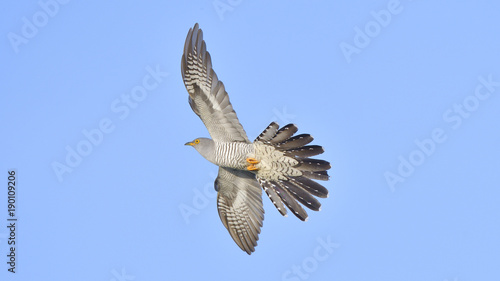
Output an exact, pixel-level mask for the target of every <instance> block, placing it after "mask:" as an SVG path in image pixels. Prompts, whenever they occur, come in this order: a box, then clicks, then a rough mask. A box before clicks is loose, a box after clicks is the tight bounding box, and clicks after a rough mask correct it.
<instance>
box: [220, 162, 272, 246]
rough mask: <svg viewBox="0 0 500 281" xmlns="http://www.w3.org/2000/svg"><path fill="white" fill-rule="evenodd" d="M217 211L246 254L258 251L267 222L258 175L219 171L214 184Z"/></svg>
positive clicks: (229, 170) (246, 172)
mask: <svg viewBox="0 0 500 281" xmlns="http://www.w3.org/2000/svg"><path fill="white" fill-rule="evenodd" d="M215 189H216V190H217V191H218V193H217V209H218V211H219V217H220V219H221V221H222V223H223V224H224V226H225V227H226V228H227V230H228V231H229V234H231V237H232V238H233V240H234V242H236V244H238V246H239V247H240V248H241V249H242V250H243V251H245V252H247V254H249V255H250V254H251V253H252V252H253V251H255V246H257V240H259V233H260V228H261V227H262V221H263V220H264V208H263V206H262V191H261V189H260V186H259V184H258V183H257V180H256V179H255V175H254V174H252V173H250V172H248V171H242V170H235V169H231V168H223V167H220V168H219V175H218V176H217V179H216V180H215Z"/></svg>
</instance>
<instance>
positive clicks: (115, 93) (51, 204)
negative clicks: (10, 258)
mask: <svg viewBox="0 0 500 281" xmlns="http://www.w3.org/2000/svg"><path fill="white" fill-rule="evenodd" d="M44 3H47V4H44ZM54 3H56V4H54ZM3 5H4V7H3V9H1V10H0V22H1V24H0V34H1V36H2V37H1V38H3V39H2V40H0V63H1V69H0V70H1V75H0V105H1V106H2V109H1V111H0V115H1V119H0V122H1V123H0V125H1V126H0V128H1V132H2V137H1V139H0V144H1V145H0V175H1V176H0V183H1V184H0V214H1V216H0V280H103V281H128V280H136V281H151V280H343V281H361V280H386V281H396V280H397V281H400V280H406V281H413V280H415V281H417V280H418V281H422V280H425V281H444V280H448V281H467V280H471V281H472V280H498V279H499V278H500V273H499V271H498V265H499V264H500V239H499V237H500V219H499V214H500V191H499V187H500V172H499V170H500V169H499V168H500V160H499V158H500V149H499V148H498V147H499V144H500V133H499V124H500V123H499V121H500V52H499V50H500V37H499V35H500V18H499V17H498V11H499V10H500V3H499V2H496V1H454V2H449V1H448V2H446V3H444V2H441V1H439V2H438V1H409V0H401V1H399V2H398V1H394V0H382V1H361V0H358V1H314V3H312V2H310V1H273V2H272V3H271V2H269V1H238V0H232V1H229V0H220V1H219V0H217V1H200V0H193V1H177V2H175V4H173V1H85V3H84V2H82V1H62V0H61V2H54V1H53V0H52V1H51V0H41V1H40V2H38V1H21V2H19V1H14V2H13V1H9V3H8V4H5V3H4V4H3ZM196 22H199V23H200V26H201V28H202V29H203V31H204V37H205V40H206V42H207V48H208V50H209V51H210V53H211V55H212V60H213V66H214V69H215V71H216V72H217V74H218V77H219V79H220V80H222V81H223V82H224V84H225V86H226V90H227V91H228V93H229V95H230V98H231V101H232V104H233V106H234V108H235V110H236V112H237V114H238V117H239V119H240V121H241V123H242V124H243V126H244V127H245V129H246V132H247V134H248V136H249V138H250V139H254V138H255V137H256V136H257V135H258V134H259V133H260V132H261V131H262V130H263V129H264V128H265V127H266V126H267V125H268V124H269V123H270V122H271V121H273V120H275V121H277V122H279V123H280V124H281V125H285V124H286V123H288V122H293V123H295V124H297V125H298V126H299V132H301V133H311V134H312V135H313V136H314V137H315V142H314V144H320V145H323V146H324V148H325V151H326V152H325V153H324V154H323V155H321V156H322V158H324V159H326V160H328V161H330V162H331V163H332V169H331V171H330V174H331V180H330V181H329V182H327V183H326V184H325V186H326V187H327V188H328V189H329V191H330V197H329V198H328V199H322V200H321V203H322V204H323V206H322V210H321V212H312V211H310V212H309V214H310V218H309V221H307V222H301V221H299V220H298V219H296V218H295V217H293V216H289V217H286V218H285V217H282V216H281V215H280V214H279V213H278V212H277V210H276V209H275V208H274V206H273V205H272V204H271V202H270V201H269V200H268V198H267V197H266V198H263V202H264V207H265V210H266V213H265V221H264V227H263V228H262V233H261V235H260V240H259V241H258V244H259V245H258V247H257V248H256V252H255V253H253V254H252V255H251V256H248V255H247V254H246V253H244V252H243V251H241V250H240V249H239V248H238V247H237V246H236V244H235V243H234V242H233V241H232V239H231V237H230V236H229V234H228V233H227V231H226V229H225V228H224V227H223V225H222V223H221V222H220V220H219V217H218V214H217V209H216V198H215V191H214V190H213V180H214V175H215V174H216V172H217V167H216V166H214V165H213V164H211V163H209V162H208V161H206V160H204V159H203V158H202V157H201V156H200V155H199V154H198V153H197V152H196V151H195V150H194V149H192V148H189V147H185V146H184V145H183V144H184V143H185V142H186V141H190V140H192V139H194V138H195V137H199V136H208V133H207V131H206V129H205V127H204V126H203V124H202V122H201V121H200V120H199V119H198V117H197V116H196V115H195V114H194V113H193V112H192V111H191V109H190V107H189V105H188V102H187V97H188V95H187V92H186V90H185V88H184V85H183V83H182V79H181V75H180V59H181V55H182V51H183V45H184V40H185V37H186V34H187V32H188V30H189V28H190V27H192V26H193V25H194V23H196ZM75 153H78V155H79V156H76V155H75ZM9 169H16V171H17V188H18V189H17V205H16V216H17V218H18V221H17V222H16V271H17V273H15V274H12V273H10V272H8V271H7V269H8V268H9V266H8V265H7V264H6V262H7V254H8V248H9V245H8V244H7V242H8V238H9V236H10V231H9V230H8V229H7V227H6V226H7V225H8V223H7V218H8V213H7V171H9ZM186 210H187V211H186Z"/></svg>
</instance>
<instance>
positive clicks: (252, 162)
mask: <svg viewBox="0 0 500 281" xmlns="http://www.w3.org/2000/svg"><path fill="white" fill-rule="evenodd" d="M247 162H248V163H250V164H259V163H260V161H259V160H257V159H255V158H252V157H248V158H247ZM252 166H253V165H252Z"/></svg>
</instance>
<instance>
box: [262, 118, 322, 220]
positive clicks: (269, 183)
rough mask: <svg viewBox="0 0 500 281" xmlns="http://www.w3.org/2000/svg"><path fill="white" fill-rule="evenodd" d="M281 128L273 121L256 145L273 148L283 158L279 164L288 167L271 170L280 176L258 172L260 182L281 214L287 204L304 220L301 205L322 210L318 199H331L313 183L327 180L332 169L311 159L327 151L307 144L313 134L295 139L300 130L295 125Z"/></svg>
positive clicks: (277, 165) (317, 160)
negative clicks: (277, 170) (328, 171)
mask: <svg viewBox="0 0 500 281" xmlns="http://www.w3.org/2000/svg"><path fill="white" fill-rule="evenodd" d="M278 128H279V125H278V124H277V123H275V122H272V123H271V124H270V125H269V126H268V127H267V128H266V129H265V130H264V131H263V132H262V133H261V134H260V135H259V136H258V137H257V139H255V142H260V143H261V144H264V145H267V146H272V147H273V148H274V151H278V154H279V155H280V156H279V159H280V161H279V162H280V163H285V164H281V166H280V165H279V164H278V163H273V165H272V167H273V168H274V169H276V167H277V168H279V170H280V171H279V173H278V175H277V174H276V173H275V174H273V175H272V176H265V175H260V173H257V180H258V181H259V184H260V185H261V187H262V188H263V189H264V191H265V192H266V193H267V195H268V196H269V199H271V201H272V202H273V204H274V206H276V208H277V209H278V211H279V212H280V213H281V214H282V215H284V216H286V213H287V211H286V209H285V207H284V206H285V205H286V207H288V209H290V211H292V213H293V214H294V215H295V216H297V217H298V218H299V219H301V220H303V221H305V220H307V212H306V211H305V210H304V208H302V206H301V205H300V204H299V202H300V203H301V204H302V205H304V206H306V207H307V208H309V209H311V210H314V211H319V210H320V208H321V204H320V203H319V201H318V200H317V199H316V198H315V197H320V198H326V197H328V190H327V189H326V188H325V187H324V186H322V185H321V184H319V183H317V182H315V181H314V180H324V181H326V180H328V178H329V176H328V173H327V170H328V169H330V167H331V166H330V163H329V162H327V161H324V160H319V159H313V158H309V157H311V156H316V155H319V154H321V153H323V152H324V150H323V148H322V147H321V146H319V145H308V144H309V143H310V142H312V141H313V137H312V136H311V135H309V134H301V135H296V136H294V134H295V133H296V132H297V130H298V128H297V126H295V125H294V124H288V125H286V126H284V127H282V128H281V129H279V130H278ZM277 162H278V161H277Z"/></svg>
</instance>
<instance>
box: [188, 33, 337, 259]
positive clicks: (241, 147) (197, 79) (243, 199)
mask: <svg viewBox="0 0 500 281" xmlns="http://www.w3.org/2000/svg"><path fill="white" fill-rule="evenodd" d="M181 72H182V79H183V81H184V85H185V86H186V89H187V91H188V93H189V105H190V106H191V109H192V110H193V111H194V113H196V115H198V117H200V119H201V121H203V123H204V124H205V126H206V127H207V130H208V132H209V134H210V136H211V139H210V138H202V137H200V138H196V139H194V140H193V141H190V142H187V143H186V145H188V146H192V147H194V148H195V149H196V150H197V151H198V152H199V153H200V154H201V155H202V156H203V157H204V158H205V159H207V160H208V161H210V162H212V163H213V164H215V165H217V166H219V173H218V175H217V178H216V179H215V183H214V186H215V190H216V191H217V210H218V212H219V217H220V219H221V221H222V223H223V224H224V226H225V227H226V229H227V230H228V231H229V234H230V235H231V237H232V238H233V240H234V242H236V244H237V245H238V246H239V247H240V248H241V249H242V250H243V251H245V252H246V253H247V254H249V255H250V254H251V253H252V252H254V251H255V246H257V240H258V239H259V234H260V229H261V227H262V222H263V220H264V208H263V206H262V190H261V188H262V189H264V191H265V192H266V194H267V196H268V197H269V199H271V201H272V203H273V204H274V206H275V207H276V208H277V209H278V211H279V212H280V213H281V214H282V215H283V216H286V215H287V210H286V208H285V206H286V207H287V208H288V209H289V210H290V211H291V212H292V213H293V214H294V215H295V216H296V217H298V218H299V219H300V220H302V221H305V220H306V219H307V213H306V211H305V210H304V208H303V207H302V206H301V205H303V206H305V207H307V208H309V209H311V210H314V211H319V210H320V207H321V204H320V203H319V201H318V200H317V199H316V198H315V197H320V198H326V197H328V190H327V189H326V188H325V187H323V186H322V185H321V184H319V183H317V182H316V181H314V180H324V181H326V180H328V178H329V176H328V173H327V170H328V169H330V163H329V162H327V161H324V160H319V159H313V158H309V157H311V156H316V155H318V154H321V153H323V151H324V150H323V148H322V147H321V146H318V145H308V144H309V143H310V142H312V141H313V137H312V136H311V135H309V134H300V135H295V133H296V132H297V130H298V129H297V126H295V125H294V124H288V125H286V126H284V127H282V128H279V126H278V124H277V123H275V122H272V123H271V124H270V125H269V126H268V127H267V128H266V129H265V130H264V131H263V132H262V133H261V134H260V135H259V136H258V137H257V138H256V139H255V140H254V141H253V142H251V141H250V140H249V139H248V137H247V135H246V133H245V130H244V129H243V127H242V126H241V124H240V122H239V121H238V117H237V116H236V112H235V111H234V110H233V106H232V105H231V103H230V101H229V96H228V94H227V92H226V90H225V88H224V84H223V83H222V81H219V79H218V78H217V75H216V74H215V72H214V70H213V68H212V60H211V58H210V54H209V53H208V51H207V48H206V44H205V41H204V40H203V32H202V30H201V29H200V28H199V26H198V24H197V23H196V24H195V25H194V27H193V28H191V29H189V32H188V34H187V37H186V42H185V44H184V53H183V54H182V60H181ZM299 203H300V204H299Z"/></svg>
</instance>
